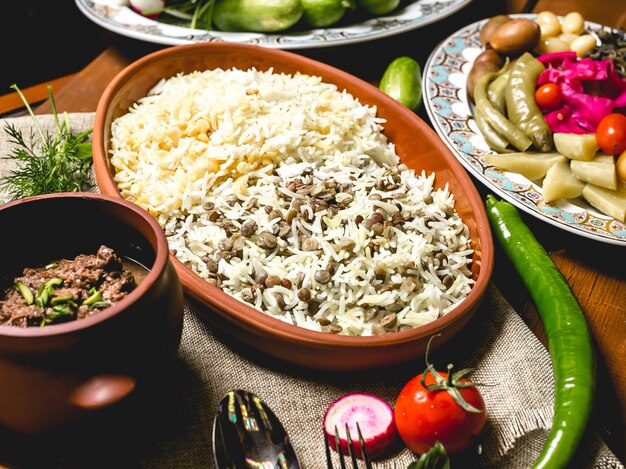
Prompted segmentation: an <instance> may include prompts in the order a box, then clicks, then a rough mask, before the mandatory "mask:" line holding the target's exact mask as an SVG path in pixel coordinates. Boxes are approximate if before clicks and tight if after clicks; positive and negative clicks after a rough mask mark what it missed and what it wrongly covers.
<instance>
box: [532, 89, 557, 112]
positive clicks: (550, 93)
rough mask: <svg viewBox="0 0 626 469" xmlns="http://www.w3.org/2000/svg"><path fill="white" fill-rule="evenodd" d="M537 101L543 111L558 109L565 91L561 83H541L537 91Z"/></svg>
mask: <svg viewBox="0 0 626 469" xmlns="http://www.w3.org/2000/svg"><path fill="white" fill-rule="evenodd" d="M535 101H536V102H537V106H539V109H541V110H542V111H548V110H550V109H556V108H557V107H559V106H560V105H561V103H562V102H563V93H562V92H561V88H559V85H557V84H555V83H546V84H545V85H541V86H540V87H539V88H538V89H537V91H535Z"/></svg>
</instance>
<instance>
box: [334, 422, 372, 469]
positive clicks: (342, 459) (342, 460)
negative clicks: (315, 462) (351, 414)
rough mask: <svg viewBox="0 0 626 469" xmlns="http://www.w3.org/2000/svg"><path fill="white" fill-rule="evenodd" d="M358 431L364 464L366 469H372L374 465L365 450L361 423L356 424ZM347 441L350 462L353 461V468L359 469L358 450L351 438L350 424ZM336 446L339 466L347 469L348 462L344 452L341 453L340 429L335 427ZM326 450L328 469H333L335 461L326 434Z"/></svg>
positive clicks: (347, 429)
mask: <svg viewBox="0 0 626 469" xmlns="http://www.w3.org/2000/svg"><path fill="white" fill-rule="evenodd" d="M356 431H357V433H358V437H359V446H360V447H361V457H362V458H363V462H364V463H365V469H372V463H371V462H370V459H369V456H368V455H367V451H366V450H365V441H364V440H363V434H362V433H361V427H360V426H359V423H358V422H357V424H356ZM346 440H347V442H348V455H349V456H350V460H351V461H352V468H353V469H359V465H358V461H357V450H356V448H355V447H354V443H353V440H352V437H351V436H350V429H349V428H348V424H346ZM335 446H336V448H337V454H338V455H339V466H340V467H341V469H346V461H345V457H344V454H343V452H342V451H341V440H340V439H339V429H338V428H337V426H336V425H335ZM324 448H325V450H326V466H327V468H328V469H333V467H334V466H333V459H332V456H331V454H330V444H329V443H328V438H326V433H324Z"/></svg>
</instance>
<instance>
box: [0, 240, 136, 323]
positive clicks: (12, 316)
mask: <svg viewBox="0 0 626 469" xmlns="http://www.w3.org/2000/svg"><path fill="white" fill-rule="evenodd" d="M12 283H13V285H12V286H11V287H9V288H7V289H6V290H5V292H4V295H3V296H2V298H1V299H0V325H4V326H16V327H29V326H38V327H44V326H47V325H51V324H58V323H62V322H67V321H72V320H76V319H83V318H86V317H88V316H91V315H93V314H97V313H98V312H99V311H102V310H104V309H106V308H108V307H109V306H111V305H112V304H114V303H116V302H118V301H120V300H121V299H122V298H124V297H125V296H126V295H127V294H128V293H130V292H131V291H132V290H133V289H134V288H135V286H136V282H135V278H134V276H133V273H132V272H131V271H130V270H128V269H126V268H125V266H124V262H123V260H122V258H120V257H119V256H118V254H117V253H116V252H115V251H113V249H111V248H109V247H107V246H105V245H102V246H100V248H99V249H98V251H97V253H95V254H79V255H78V256H76V257H75V258H74V259H60V260H55V261H51V262H50V263H49V264H47V265H45V266H41V267H35V268H31V267H27V268H25V269H24V270H23V272H22V274H21V275H20V276H18V277H16V278H15V279H14V281H13V282H12Z"/></svg>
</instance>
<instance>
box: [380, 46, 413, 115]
mask: <svg viewBox="0 0 626 469" xmlns="http://www.w3.org/2000/svg"><path fill="white" fill-rule="evenodd" d="M378 87H379V88H380V90H381V91H383V92H384V93H386V94H388V95H389V96H391V97H392V98H394V99H395V100H397V101H399V102H400V103H402V104H404V105H405V106H406V107H408V108H409V109H411V110H413V111H415V110H417V108H419V106H420V104H421V103H422V70H421V68H420V65H419V64H418V63H417V62H416V61H415V60H414V59H412V58H411V57H407V56H402V57H398V58H396V59H394V60H393V61H392V62H391V63H390V64H389V65H388V66H387V69H386V70H385V73H384V74H383V77H382V78H381V80H380V84H379V86H378Z"/></svg>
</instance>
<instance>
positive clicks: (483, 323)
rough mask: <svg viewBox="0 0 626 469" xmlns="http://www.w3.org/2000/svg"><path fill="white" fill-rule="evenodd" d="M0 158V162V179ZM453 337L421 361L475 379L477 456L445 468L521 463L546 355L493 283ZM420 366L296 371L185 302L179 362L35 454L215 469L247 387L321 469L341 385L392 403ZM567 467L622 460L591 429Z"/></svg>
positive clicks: (541, 408)
mask: <svg viewBox="0 0 626 469" xmlns="http://www.w3.org/2000/svg"><path fill="white" fill-rule="evenodd" d="M70 120H71V123H72V129H73V130H74V131H75V132H78V131H80V130H82V129H84V128H89V127H90V126H91V125H92V122H93V113H85V114H72V115H70ZM7 121H10V122H11V123H12V124H14V125H15V126H16V127H17V128H20V129H23V131H24V134H25V135H27V134H28V133H29V132H30V130H31V126H32V119H31V118H30V117H18V118H11V119H6V120H5V121H4V122H0V156H2V157H4V156H6V155H7V154H8V152H9V148H8V143H7V138H6V133H5V132H4V130H3V129H4V124H5V123H6V122H7ZM38 121H39V122H40V124H41V125H42V127H43V128H44V129H49V128H51V125H52V119H51V116H39V117H38ZM10 164H11V162H10V161H9V160H4V159H0V176H3V175H5V174H6V171H7V170H8V169H9V167H10ZM3 200H6V199H3ZM457 337H458V338H457V339H456V340H453V341H451V343H449V344H448V345H446V346H445V347H444V348H442V349H438V350H435V351H433V352H432V353H431V357H430V358H431V361H432V362H433V363H435V365H436V366H437V368H438V369H444V370H445V366H446V365H447V364H448V363H454V364H455V368H456V369H461V368H466V367H470V368H473V370H474V371H473V372H472V374H471V375H470V377H471V379H472V380H474V381H475V382H477V383H484V385H481V387H480V390H481V392H482V394H483V397H484V399H485V402H486V408H487V415H488V419H487V424H486V426H485V429H484V431H483V433H482V435H481V441H482V443H481V448H482V452H481V454H480V455H479V454H478V453H477V452H476V451H472V452H471V454H464V455H461V456H454V457H453V458H452V467H453V468H454V467H503V468H504V467H506V468H526V467H530V466H531V465H532V462H533V461H534V460H535V458H536V457H537V456H538V454H539V452H540V451H541V448H542V445H543V443H544V441H545V439H546V437H547V434H548V430H549V428H550V426H551V422H552V415H553V399H554V382H553V381H552V378H551V376H552V368H551V363H550V356H549V353H548V351H547V350H546V349H545V347H544V346H543V345H542V344H541V343H540V342H539V340H538V339H537V338H536V337H535V335H534V334H533V333H532V331H531V330H530V329H529V328H528V327H527V326H526V324H525V323H524V322H523V320H522V319H521V318H520V317H519V315H518V314H517V313H516V312H515V311H514V309H513V308H512V307H511V306H510V305H509V304H508V302H507V301H506V300H505V299H504V298H503V297H502V295H501V294H500V292H499V291H498V289H497V288H496V287H495V285H493V284H491V285H490V286H489V289H488V291H487V294H486V296H485V299H484V301H483V303H482V305H481V307H480V308H479V310H478V311H477V313H476V315H475V316H474V318H473V320H472V321H471V322H470V324H469V325H468V326H467V327H466V328H465V329H464V330H463V331H462V332H461V333H460V334H459V335H458V336H457ZM112 345H114V344H112ZM424 368H425V365H424V361H423V360H418V361H416V362H414V363H409V364H407V365H403V366H399V367H393V368H389V369H385V370H384V371H375V372H367V373H365V372H362V373H341V374H336V373H322V372H311V371H306V370H303V369H301V368H298V367H295V366H291V365H285V364H282V363H278V362H277V361H276V360H273V359H270V358H268V357H265V356H262V355H261V354H260V353H259V352H256V351H254V350H251V349H249V348H247V347H246V346H245V345H242V344H238V343H233V341H231V340H230V338H229V337H227V336H223V335H221V334H219V333H217V332H216V331H214V330H212V328H211V326H210V324H208V323H207V322H206V321H204V320H203V319H202V318H201V316H200V315H198V314H197V313H196V312H195V311H193V310H191V309H190V308H188V307H187V308H186V310H185V321H184V330H183V336H182V343H181V346H180V349H179V353H178V356H177V359H176V361H175V362H174V363H173V364H172V365H171V367H164V369H163V373H162V374H161V375H160V376H159V377H157V378H155V383H152V385H151V386H150V387H149V390H148V391H144V393H145V395H144V396H143V398H142V399H137V402H136V403H135V404H134V406H131V407H128V408H127V409H125V410H124V415H122V416H121V417H120V416H119V415H116V416H113V417H110V418H108V417H105V420H103V421H102V422H99V423H98V424H97V425H90V426H87V427H84V428H83V429H81V430H80V431H78V432H77V433H76V434H75V435H73V436H72V437H71V439H69V441H68V438H67V437H66V438H64V439H63V441H48V442H39V443H38V446H37V447H36V449H35V451H47V454H48V455H49V460H48V462H47V464H46V467H77V468H82V467H89V468H92V467H115V468H119V467H129V468H135V467H136V468H141V467H146V468H204V467H207V468H213V467H215V464H214V462H213V449H212V438H211V436H212V426H213V418H214V415H215V409H216V406H217V404H218V402H219V401H220V400H221V398H222V397H223V396H224V395H225V394H226V393H227V392H228V391H230V390H232V389H245V390H247V391H251V392H254V393H255V394H257V395H258V396H259V397H261V399H263V400H264V401H265V402H266V403H267V404H268V405H269V406H270V407H271V408H272V409H273V411H274V413H275V414H276V415H277V416H278V418H279V419H280V420H281V421H282V423H283V425H284V426H285V428H286V429H287V431H288V433H289V435H290V438H291V440H292V443H293V445H294V447H295V450H296V453H297V454H298V458H299V460H300V463H301V466H302V467H303V468H307V469H308V468H311V469H317V468H324V467H326V463H325V458H324V440H323V434H322V419H323V415H324V412H325V411H326V409H327V407H328V405H329V404H330V403H331V402H332V401H333V400H335V399H337V398H338V397H340V396H342V395H343V394H346V393H349V392H368V393H371V394H374V395H377V396H379V397H381V398H382V399H384V400H386V401H387V402H388V403H389V404H391V405H392V406H393V405H394V403H395V399H396V398H397V396H398V394H399V392H400V391H401V389H402V387H403V386H404V384H405V383H406V382H407V381H408V380H409V379H410V378H412V377H413V376H415V375H417V374H418V373H421V372H422V371H423V370H424ZM107 418H108V420H106V419H107ZM0 440H1V439H0ZM25 444H26V446H28V444H29V443H28V442H27V443H25ZM40 445H41V446H40ZM46 445H47V446H46ZM397 446H398V447H397V449H396V450H395V451H394V452H392V453H391V454H390V455H389V456H388V457H386V458H384V459H382V460H379V461H377V462H376V463H375V465H374V467H375V468H380V469H382V468H400V469H404V468H406V467H407V465H408V464H409V463H410V462H412V461H414V460H415V459H416V455H415V454H414V453H412V452H411V451H409V450H408V449H406V448H403V447H402V446H401V443H398V445H397ZM0 448H1V446H0ZM0 454H2V453H1V452H0ZM0 461H1V460H0ZM26 465H27V464H26ZM571 467H582V468H592V467H593V468H623V467H624V466H623V464H622V463H621V462H620V461H619V459H618V458H617V457H616V456H615V454H613V453H612V452H611V451H610V449H609V448H608V447H607V446H606V444H605V443H604V442H603V441H602V440H601V438H600V437H599V436H598V432H597V429H595V428H593V426H590V428H589V429H588V431H587V434H586V435H585V438H584V439H583V441H582V442H581V445H580V448H579V451H578V452H577V455H576V457H575V458H574V459H573V461H572V464H571Z"/></svg>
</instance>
